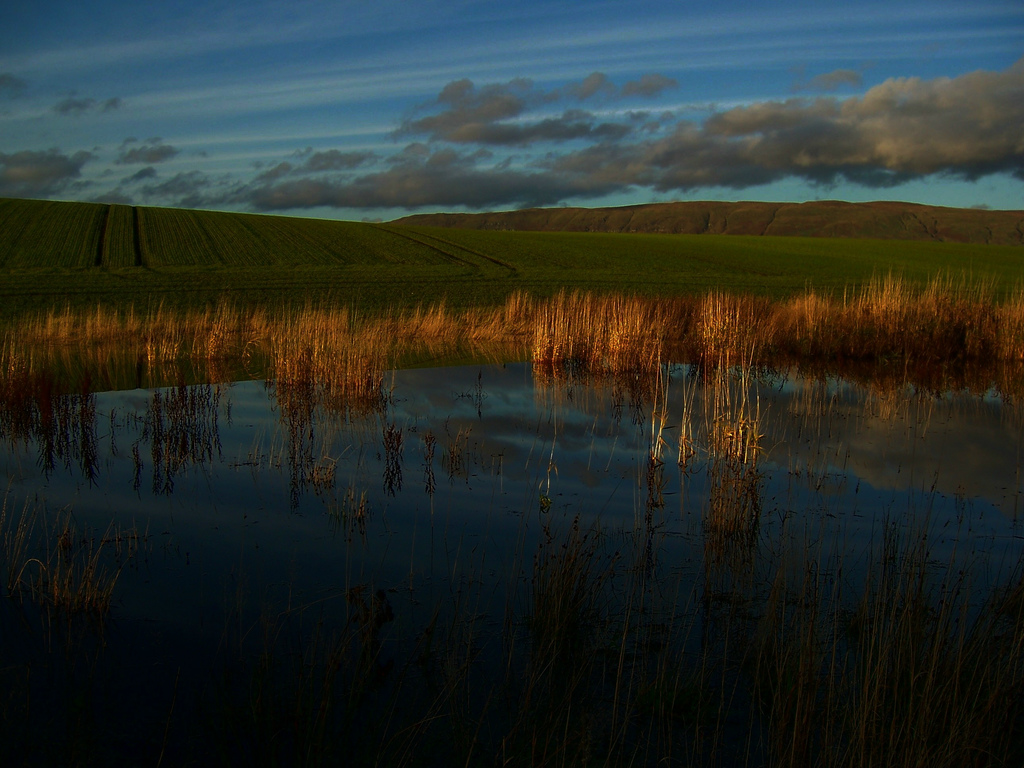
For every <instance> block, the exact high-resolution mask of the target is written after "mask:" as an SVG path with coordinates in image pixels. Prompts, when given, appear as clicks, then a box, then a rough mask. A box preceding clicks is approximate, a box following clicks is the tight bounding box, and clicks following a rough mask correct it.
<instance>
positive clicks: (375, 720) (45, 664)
mask: <svg viewBox="0 0 1024 768" xmlns="http://www.w3.org/2000/svg"><path fill="white" fill-rule="evenodd" d="M2 350H3V351H2V354H0V443H2V445H3V452H2V454H0V457H2V462H3V465H4V467H5V473H6V476H7V478H8V488H7V492H6V496H5V502H4V506H3V512H2V516H0V558H2V561H3V563H2V565H3V567H2V571H0V573H2V574H3V576H4V599H3V600H2V601H0V610H2V612H3V625H2V626H3V627H4V629H3V635H2V636H0V640H2V643H3V648H4V654H5V659H6V662H5V666H4V668H3V669H2V670H0V675H2V678H3V688H2V689H3V691H4V694H3V700H2V701H0V714H2V717H0V723H2V725H0V728H2V729H3V741H4V744H5V748H6V749H7V750H8V754H10V755H13V756H14V759H15V760H17V759H31V760H33V761H35V762H38V763H44V764H45V763H52V764H88V763H103V762H110V761H114V760H119V759H122V758H123V757H125V756H127V755H136V756H142V757H143V759H145V760H147V761H150V762H153V763H156V764H166V765H171V764H187V763H189V762H196V761H199V762H204V763H208V762H210V760H211V759H212V760H214V761H217V762H221V763H224V764H238V763H239V762H242V761H246V762H249V763H252V764H257V765H262V764H267V765H282V764H284V765H307V764H333V763H336V762H338V760H341V759H345V760H348V761H350V762H353V763H355V764H366V765H451V764H465V765H494V764H504V765H552V766H554V765H558V766H563V765H662V764H674V765H676V764H678V765H689V764H696V765H763V764H769V765H779V766H786V765H791V766H797V765H808V764H818V765H844V766H854V765H869V764H883V763H884V764H887V765H920V764H922V763H926V764H929V765H951V766H952V765H957V766H959V765H964V764H981V765H1015V764H1019V763H1020V762H1021V760H1022V759H1024V755H1022V753H1021V744H1024V738H1022V726H1024V722H1022V715H1024V699H1022V691H1024V621H1022V619H1024V616H1022V615H1021V612H1022V611H1024V599H1022V596H1024V582H1022V577H1024V571H1022V566H1024V560H1022V557H1024V548H1022V546H1021V536H1020V523H1019V516H1020V513H1021V500H1022V496H1021V493H1022V491H1024V488H1022V486H1021V456H1022V453H1021V446H1022V444H1024V439H1022V435H1024V417H1022V414H1021V412H1020V403H1021V399H1022V396H1024V377H1022V374H1024V366H1022V365H1021V361H1022V358H1024V299H1022V298H1021V297H1016V298H1013V297H1011V298H1007V299H1003V300H1001V301H995V300H994V298H993V297H992V296H991V295H987V294H985V293H984V292H983V291H982V290H980V289H978V288H977V287H972V286H971V285H969V284H964V285H960V284H958V283H950V282H948V281H947V282H942V281H935V282H933V283H932V284H930V285H928V286H927V287H925V288H923V289H920V290H918V289H913V288H912V287H911V286H909V285H908V284H906V283H903V282H901V281H899V280H894V279H879V280H877V281H874V282H872V283H869V285H868V286H867V287H866V288H865V289H863V290H861V291H856V292H853V291H851V292H848V293H847V294H845V295H843V294H839V295H829V294H820V293H815V292H810V291H808V292H805V293H804V294H801V295H799V296H797V297H795V298H791V299H787V300H783V301H777V302H772V301H769V300H767V299H762V298H758V297H751V296H739V297H737V296H732V295H728V294H725V293H717V292H716V293H710V294H707V295H705V296H701V297H694V298H685V297H683V298H675V299H670V300H661V301H653V300H650V299H645V298H642V297H622V296H615V297H602V296H594V295H588V294H573V293H563V294H559V295H556V296H555V297H552V298H550V299H536V298H531V297H529V296H527V295H526V294H516V295H514V296H512V297H511V298H509V299H508V300H507V301H506V302H505V303H504V304H501V305H498V306H496V307H492V308H477V309H458V308H449V307H446V306H434V307H431V308H426V309H423V308H421V309H412V310H395V311H393V312H391V313H389V314H383V315H381V314H371V313H359V312H356V311H353V310H350V309H349V310H339V309H333V308H331V307H324V308H316V307H309V308H307V309H305V310H303V311H298V312H282V313H280V314H274V313H271V312H268V311H266V310H265V309H255V310H245V309H241V308H239V307H233V306H231V305H229V304H221V305H219V306H218V307H216V308H213V309H209V310H204V311H201V312H194V313H190V314H189V313H186V314H181V313H172V312H170V311H161V310H156V311H153V312H151V313H138V314H136V313H134V312H128V311H124V312H114V311H111V310H104V309H99V310H91V311H88V312H78V311H74V310H69V311H66V312H52V313H47V314H44V315H41V316H37V317H35V318H30V319H28V320H26V321H24V322H22V323H21V324H20V325H19V326H18V327H17V329H16V330H14V331H12V332H11V333H10V335H8V337H7V338H6V340H5V342H4V344H3V347H2ZM474 355H475V356H476V357H475V359H474V358H473V357H472V356H474ZM453 359H454V360H461V361H462V362H463V365H462V366H460V367H451V368H440V367H432V366H434V365H436V362H437V361H438V360H453ZM469 360H473V362H471V363H470V362H469ZM510 361H511V362H510ZM140 679H145V681H146V684H145V685H144V686H140V685H139V680H140Z"/></svg>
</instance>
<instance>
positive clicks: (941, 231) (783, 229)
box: [394, 200, 1024, 245]
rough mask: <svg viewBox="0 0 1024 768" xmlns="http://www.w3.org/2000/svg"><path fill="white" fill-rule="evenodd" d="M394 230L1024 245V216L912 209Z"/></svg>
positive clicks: (626, 211) (597, 217) (473, 223)
mask: <svg viewBox="0 0 1024 768" xmlns="http://www.w3.org/2000/svg"><path fill="white" fill-rule="evenodd" d="M394 223H395V224H402V225H406V226H430V227H449V228H456V229H490V230H520V231H534V232H646V233H667V234H685V235H700V234H715V235H778V236H789V237H848V238H878V239H882V240H932V241H941V242H955V243H990V244H993V245H1024V211H990V210H983V209H974V208H940V207H937V206H929V205H914V204H912V203H895V202H876V203H844V202H839V201H834V200H829V201H820V202H817V201H816V202H810V203H757V202H741V203H717V202H685V203H653V204H650V205H630V206H624V207H622V208H530V209H526V210H521V211H505V212H500V213H429V214H418V215H414V216H406V217H404V218H401V219H398V220H397V221H396V222H394Z"/></svg>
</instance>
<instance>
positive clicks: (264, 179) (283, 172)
mask: <svg viewBox="0 0 1024 768" xmlns="http://www.w3.org/2000/svg"><path fill="white" fill-rule="evenodd" d="M291 172H292V164H291V163H288V162H284V163H278V164H277V165H275V166H274V167H273V168H269V169H267V170H266V171H264V172H263V173H261V174H260V175H259V176H257V177H256V179H255V181H256V183H257V184H269V183H271V182H273V181H277V180H278V179H280V178H281V177H282V176H287V175H288V174H289V173H291Z"/></svg>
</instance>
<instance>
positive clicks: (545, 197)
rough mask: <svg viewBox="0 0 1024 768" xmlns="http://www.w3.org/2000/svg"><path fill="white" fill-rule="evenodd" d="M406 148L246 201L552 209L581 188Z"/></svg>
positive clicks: (260, 205) (280, 206)
mask: <svg viewBox="0 0 1024 768" xmlns="http://www.w3.org/2000/svg"><path fill="white" fill-rule="evenodd" d="M421 147H422V145H411V147H407V148H406V151H404V152H403V153H402V155H401V157H402V159H401V160H400V161H397V162H395V163H393V164H392V167H390V168H389V169H387V170H385V171H382V172H379V173H370V174H365V175H363V176H359V177H356V178H354V179H351V180H347V181H341V182H328V181H319V180H312V179H302V180H296V181H288V182H283V183H280V184H276V185H272V186H271V185H268V186H264V187H260V188H256V189H253V190H249V191H248V192H247V193H246V195H245V199H246V200H247V201H248V202H249V203H250V204H251V205H253V207H255V208H256V209H258V210H263V211H269V210H289V209H298V208H317V207H321V206H329V207H338V208H393V207H400V208H409V209H411V208H416V207H420V206H428V205H439V206H467V207H470V208H478V209H479V208H487V207H493V206H499V205H500V206H506V205H510V204H511V205H553V204H555V203H557V202H558V201H560V200H562V199H563V198H565V197H569V196H573V195H576V194H579V193H580V192H581V189H579V188H578V187H576V186H575V185H573V184H572V182H570V183H569V185H568V186H565V184H564V182H563V181H562V180H560V179H559V178H558V177H557V176H556V175H554V174H551V173H549V172H544V171H541V172H528V171H520V170H509V169H507V168H497V167H487V168H481V167H478V166H477V164H476V161H477V159H478V158H479V155H478V154H477V153H470V154H467V155H461V154H459V153H457V152H455V151H454V150H451V149H443V150H439V151H436V152H429V153H426V154H423V153H421V152H420V148H421Z"/></svg>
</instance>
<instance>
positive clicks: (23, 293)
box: [0, 200, 1024, 321]
mask: <svg viewBox="0 0 1024 768" xmlns="http://www.w3.org/2000/svg"><path fill="white" fill-rule="evenodd" d="M1022 262H1024V252H1022V250H1021V249H1020V248H1018V247H1014V246H995V245H992V246H990V245H977V244H961V243H940V242H901V241H885V240H854V239H825V238H789V237H771V238H766V237H744V236H725V235H722V236H714V235H700V236H697V235H693V236H691V235H653V234H603V233H579V232H565V233H561V232H493V231H473V230H456V229H437V228H424V227H400V226H397V225H392V224H364V223H355V222H337V221H319V220H311V219H294V218H286V217H278V216H255V215H247V214H236V213H217V212H209V211H181V210H172V209H158V208H135V209H129V208H127V207H125V206H102V205H95V204H86V203H55V202H42V201H27V200H0V321H2V320H5V319H6V320H9V319H11V318H14V317H17V316H20V315H24V314H25V313H30V312H38V311H47V310H51V309H62V308H64V307H65V306H70V307H72V308H76V309H81V308H88V307H95V306H97V305H104V306H106V307H109V308H115V309H126V308H128V307H130V306H131V307H135V308H137V309H143V308H148V307H155V306H158V305H163V306H164V307H167V308H171V309H196V308H203V307H206V306H209V305H211V304H215V303H218V302H220V301H221V300H223V299H225V298H227V299H229V300H230V301H231V302H232V303H235V304H237V305H246V306H257V305H258V306H263V307H265V308H278V307H281V306H300V307H301V306H304V305H306V304H308V303H309V302H310V301H313V302H315V303H317V304H320V305H353V304H354V305H357V306H359V307H360V308H362V309H366V310H373V311H376V310H381V309H384V308H390V307H398V308H401V307H413V306H416V305H419V304H430V303H437V302H440V301H444V302H446V303H447V304H449V305H450V306H456V307H465V306H473V305H494V304H499V303H501V302H503V301H504V300H505V299H506V298H507V297H508V296H509V295H511V294H513V293H517V292H525V293H529V294H531V295H534V296H539V297H545V296H552V295H554V294H556V293H557V292H558V291H559V290H562V289H570V290H580V291H590V292H594V293H609V292H615V293H622V292H627V293H633V294H637V295H646V296H679V295H694V294H702V293H706V292H707V291H708V290H712V289H713V290H723V291H727V292H730V293H752V294H758V295H764V296H770V297H773V298H782V297H787V296H791V295H793V294H795V293H800V292H803V291H804V290H806V289H807V288H813V289H815V290H819V291H842V290H844V289H847V288H856V287H858V286H862V285H864V284H865V283H866V282H868V281H869V280H870V279H871V278H872V277H873V276H878V275H881V274H890V273H892V274H898V275H900V276H901V277H902V278H903V279H904V280H906V281H907V282H908V283H909V284H911V285H923V284H925V283H927V282H928V281H929V280H931V279H932V278H934V277H935V276H936V275H937V274H949V275H954V276H957V277H960V276H964V278H965V279H966V280H968V281H970V282H984V283H986V284H987V285H988V286H989V287H990V289H991V290H992V291H993V292H994V293H995V294H996V295H997V296H1002V295H1005V294H1006V293H1008V292H1011V291H1012V290H1014V289H1015V288H1016V287H1017V285H1018V283H1019V281H1020V275H1021V266H1022Z"/></svg>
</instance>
